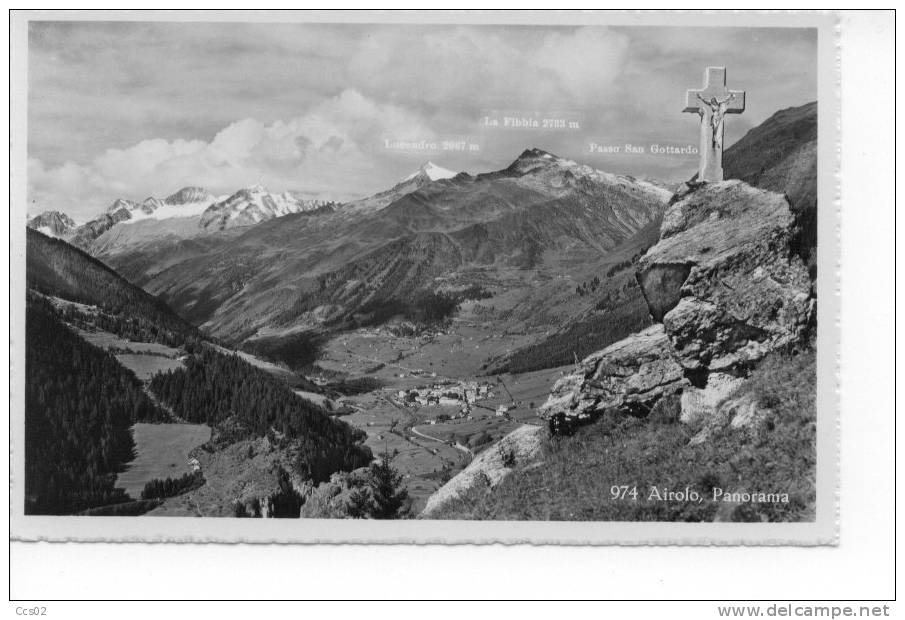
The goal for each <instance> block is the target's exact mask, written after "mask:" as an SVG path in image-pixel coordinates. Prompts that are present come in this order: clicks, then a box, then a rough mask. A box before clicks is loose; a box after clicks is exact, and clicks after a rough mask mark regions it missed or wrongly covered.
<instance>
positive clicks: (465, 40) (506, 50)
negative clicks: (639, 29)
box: [349, 27, 629, 109]
mask: <svg viewBox="0 0 905 620" xmlns="http://www.w3.org/2000/svg"><path fill="white" fill-rule="evenodd" d="M628 43H629V39H628V37H627V36H626V35H625V34H622V33H618V32H614V31H612V30H610V29H607V28H601V27H593V28H577V29H572V30H558V29H536V28H516V27H512V28H506V27H502V28H480V27H458V28H454V29H449V28H440V29H435V28H417V29H411V28H410V29H386V30H377V31H375V32H374V33H373V35H372V36H370V37H368V38H367V39H365V40H364V41H363V42H362V44H361V46H360V47H359V50H358V52H357V54H356V55H355V56H353V57H352V59H351V61H350V63H349V72H350V76H351V78H352V79H353V80H354V81H355V82H356V83H357V84H360V85H361V87H362V88H363V89H365V90H366V92H368V93H371V92H379V93H382V94H384V95H389V96H394V97H399V96H405V97H408V98H410V99H411V100H413V101H418V102H423V103H427V104H430V105H436V106H443V107H448V106H456V105H459V106H463V107H466V108H470V107H473V106H474V105H475V102H476V100H479V101H481V102H483V103H484V105H490V106H502V107H505V108H508V109H512V108H519V107H530V108H544V107H545V106H551V105H553V106H561V105H562V104H563V102H564V101H567V102H569V103H570V105H573V106H575V105H578V106H581V105H587V104H591V103H595V102H596V100H597V99H599V98H600V97H604V96H606V95H607V93H608V87H609V86H610V84H611V82H612V80H613V79H614V78H615V77H616V76H617V75H618V74H619V72H620V71H621V68H622V66H623V65H624V60H625V53H626V51H627V49H628Z"/></svg>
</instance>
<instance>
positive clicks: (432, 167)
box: [402, 161, 458, 183]
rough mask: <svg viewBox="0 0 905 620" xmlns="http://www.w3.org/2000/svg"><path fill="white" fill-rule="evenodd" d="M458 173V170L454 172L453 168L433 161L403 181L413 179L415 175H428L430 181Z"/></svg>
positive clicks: (451, 176)
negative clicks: (442, 166)
mask: <svg viewBox="0 0 905 620" xmlns="http://www.w3.org/2000/svg"><path fill="white" fill-rule="evenodd" d="M456 174H458V173H457V172H453V171H452V170H447V169H446V168H441V167H440V166H438V165H437V164H435V163H434V162H432V161H429V162H427V163H426V164H424V165H423V166H421V167H420V168H418V170H416V171H415V172H413V173H412V174H410V175H408V176H407V177H405V178H404V179H402V182H403V183H405V182H406V181H411V180H412V179H414V178H415V177H418V176H421V177H426V178H427V179H428V180H430V181H439V180H440V179H451V178H453V177H454V176H456Z"/></svg>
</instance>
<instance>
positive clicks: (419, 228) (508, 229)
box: [105, 150, 670, 340]
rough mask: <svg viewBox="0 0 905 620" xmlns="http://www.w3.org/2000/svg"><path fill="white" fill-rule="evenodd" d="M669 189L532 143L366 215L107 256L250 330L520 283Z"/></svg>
mask: <svg viewBox="0 0 905 620" xmlns="http://www.w3.org/2000/svg"><path fill="white" fill-rule="evenodd" d="M669 196H670V194H669V192H666V191H665V190H662V189H660V188H657V187H655V186H653V185H651V184H647V183H643V182H639V181H636V180H634V179H631V178H629V177H618V176H616V175H610V174H606V173H602V172H599V171H596V170H593V169H592V168H590V167H588V166H581V165H579V164H577V163H575V162H572V161H569V160H565V159H561V158H558V157H556V156H554V155H552V154H549V153H545V152H543V151H539V150H529V151H525V152H524V153H523V154H522V155H521V156H520V157H519V158H518V159H517V160H516V161H515V162H513V164H512V165H511V166H509V167H508V168H506V169H504V170H501V171H498V172H494V173H490V174H483V175H478V176H476V177H472V176H469V175H466V174H459V175H457V176H455V177H453V178H451V179H450V178H447V179H439V180H436V181H431V182H429V183H426V184H425V185H423V186H422V187H420V188H418V189H416V190H414V191H410V192H408V193H405V194H403V195H402V196H400V197H397V198H395V199H393V200H392V201H391V202H389V203H388V204H387V205H386V206H384V207H383V208H379V209H376V210H367V211H364V212H359V213H357V214H356V215H355V216H354V217H352V216H350V214H349V212H348V211H347V210H346V209H345V208H343V209H340V210H339V211H338V212H337V213H335V214H327V215H324V216H320V217H310V216H308V215H306V214H304V213H300V214H291V215H288V216H285V217H282V218H280V219H278V220H270V221H266V222H262V223H260V224H258V225H257V226H254V227H250V228H248V229H247V230H246V231H244V232H243V233H242V234H240V235H239V236H237V237H234V238H231V239H228V240H226V241H225V242H224V243H223V244H222V245H221V246H220V247H219V248H216V249H214V250H213V251H211V252H208V253H205V254H203V255H198V256H195V257H190V258H187V259H186V260H185V261H182V262H180V263H178V264H171V266H169V267H168V268H166V269H163V270H161V269H159V268H157V267H156V266H155V265H156V264H157V263H158V262H159V261H161V260H165V259H166V258H167V257H166V256H165V255H163V254H161V255H157V256H151V255H145V256H144V257H136V256H134V255H133V256H129V255H127V254H122V255H118V256H106V257H105V260H107V261H108V262H110V264H112V265H113V266H115V267H117V268H120V267H122V268H124V269H125V273H127V275H129V277H130V278H131V277H135V280H134V281H136V283H138V284H140V285H141V286H143V287H145V288H146V289H147V290H150V291H152V292H154V293H155V294H158V295H161V296H162V297H163V298H164V299H166V300H167V301H168V302H169V303H170V304H171V305H172V306H173V307H175V308H177V309H178V310H179V311H180V312H181V313H183V314H184V315H185V316H186V317H188V318H189V319H191V320H192V321H193V322H196V323H197V324H202V323H203V324H204V326H205V328H206V329H208V330H210V331H211V333H213V334H215V335H217V336H219V337H227V338H231V339H236V340H243V339H245V338H248V337H250V336H253V335H255V334H257V333H258V332H260V331H261V330H270V329H279V330H285V329H289V330H293V329H318V328H322V327H324V326H325V325H329V324H331V323H332V324H336V323H342V322H343V321H345V320H348V319H350V318H352V317H353V316H354V315H356V314H358V313H360V312H361V311H362V309H365V310H367V309H368V308H369V307H373V306H374V305H375V304H376V305H381V304H385V303H388V302H394V301H400V300H402V301H405V300H408V298H409V297H410V296H412V295H415V294H416V293H419V292H431V291H436V290H438V289H442V288H443V287H445V286H447V285H450V282H457V283H458V285H460V286H463V287H467V286H469V285H470V284H472V283H474V282H473V281H474V280H475V278H476V277H477V278H478V279H480V280H482V281H485V283H486V284H491V285H492V284H493V283H494V282H497V283H499V285H500V286H501V287H506V288H508V287H509V286H510V285H509V284H504V283H502V282H501V280H500V277H501V274H502V273H504V272H506V271H508V270H512V269H516V270H519V269H531V270H540V271H541V272H544V273H548V274H552V273H554V272H556V270H558V269H559V268H558V267H556V268H554V264H555V263H557V262H558V261H560V260H563V259H564V258H565V257H567V256H578V255H581V256H582V257H586V256H592V257H597V258H599V257H601V256H604V255H606V254H607V253H609V252H611V251H612V250H614V249H615V248H616V247H617V246H619V245H620V244H621V243H623V242H625V241H626V240H627V239H629V238H630V237H632V236H633V235H634V234H635V233H637V232H638V231H640V230H641V229H642V228H644V227H645V226H646V225H648V224H649V223H650V222H651V221H653V220H655V219H656V218H658V217H659V215H660V213H661V212H662V210H663V208H664V206H665V202H666V200H667V199H668V197H669ZM127 266H128V267H127ZM551 269H553V271H551ZM476 274H478V275H479V277H478V276H477V275H476ZM504 279H505V278H504Z"/></svg>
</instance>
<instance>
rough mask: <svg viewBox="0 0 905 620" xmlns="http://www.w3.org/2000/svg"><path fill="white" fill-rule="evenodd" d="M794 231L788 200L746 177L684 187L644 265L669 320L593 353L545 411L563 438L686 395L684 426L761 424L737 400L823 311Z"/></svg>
mask: <svg viewBox="0 0 905 620" xmlns="http://www.w3.org/2000/svg"><path fill="white" fill-rule="evenodd" d="M796 232H797V231H796V228H795V225H794V218H793V215H792V213H791V211H790V208H789V203H788V201H787V200H786V198H785V197H784V196H782V195H781V194H775V193H772V192H768V191H764V190H760V189H756V188H753V187H751V186H749V185H747V184H745V183H743V182H741V181H725V182H721V183H713V184H704V185H701V186H697V187H694V188H686V191H685V193H684V194H680V195H677V197H676V198H675V199H674V202H673V204H672V205H671V206H670V207H669V208H668V209H667V211H666V213H665V214H664V218H663V224H662V226H661V229H660V240H659V242H658V243H657V244H656V245H654V246H653V247H652V248H650V249H649V250H648V252H647V253H646V254H645V255H644V256H643V257H642V258H641V259H640V261H639V263H638V274H637V278H638V282H639V284H640V285H641V289H642V291H643V293H644V297H645V300H646V301H647V304H648V307H649V309H650V312H651V316H652V318H653V319H654V320H655V321H660V322H659V323H657V324H655V325H653V326H652V327H650V328H648V329H646V330H644V331H643V332H640V333H637V334H632V335H631V336H629V337H627V338H625V339H624V340H622V341H620V342H617V343H615V344H613V345H611V346H609V347H607V348H606V349H604V350H602V351H599V352H597V353H595V354H593V355H591V356H589V357H587V358H586V359H585V360H584V361H582V362H581V363H580V364H579V365H578V366H577V367H576V369H575V371H574V372H573V373H571V374H569V375H567V376H566V377H563V378H562V379H560V380H559V381H557V383H556V384H555V385H554V387H553V390H552V392H551V394H550V396H549V398H548V399H547V402H546V403H545V404H544V405H543V406H542V407H541V409H540V410H539V414H540V415H541V416H542V417H544V418H546V419H548V420H550V421H551V424H552V426H553V427H554V430H555V429H556V427H557V425H558V424H562V423H566V424H569V423H580V422H585V421H591V420H593V419H595V418H597V417H599V416H600V415H602V414H604V413H608V412H612V413H621V414H629V415H636V416H645V415H647V413H648V412H650V411H651V410H652V409H653V408H654V407H655V406H656V405H657V403H658V402H660V401H661V400H662V399H663V398H664V397H666V396H678V397H679V399H680V402H681V413H680V419H681V421H682V422H685V423H688V424H698V425H701V426H702V428H703V427H704V426H706V424H705V421H706V420H708V419H716V418H720V419H723V418H725V419H726V420H730V419H731V420H732V424H733V425H735V426H743V425H746V424H749V423H754V421H756V419H758V413H757V412H756V411H755V410H754V409H752V407H751V406H750V405H751V403H747V402H741V401H739V402H731V397H732V395H733V394H734V393H735V392H736V391H737V390H738V389H739V387H740V386H741V385H742V384H743V377H744V376H745V374H746V373H747V372H748V370H749V369H750V368H751V367H752V365H753V364H755V363H756V362H757V361H758V360H760V359H761V358H762V357H763V356H764V355H766V354H767V353H769V352H770V351H773V350H776V349H778V348H780V347H783V346H786V345H789V344H791V343H794V342H798V341H800V340H801V339H802V338H803V337H804V336H805V334H806V333H807V330H808V327H809V324H810V321H811V317H812V315H813V312H814V299H813V295H812V290H811V282H810V280H809V278H808V273H807V271H806V269H805V266H804V264H803V263H802V261H801V258H800V257H799V256H798V255H796V254H795V253H793V252H792V249H791V246H792V241H793V238H794V235H795V234H796ZM705 436H706V433H705V434H704V435H702V437H705Z"/></svg>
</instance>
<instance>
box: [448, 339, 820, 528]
mask: <svg viewBox="0 0 905 620" xmlns="http://www.w3.org/2000/svg"><path fill="white" fill-rule="evenodd" d="M815 385H816V375H815V358H814V352H813V350H809V351H805V352H801V353H798V354H794V355H793V354H789V355H779V354H774V355H773V356H772V357H770V358H769V359H767V360H766V361H765V362H764V363H763V364H762V365H761V366H760V367H759V368H758V369H757V370H756V371H755V372H754V373H752V376H751V381H750V383H749V384H748V385H747V386H746V387H745V388H744V389H745V390H746V391H750V392H751V393H752V394H753V395H754V396H755V397H756V398H757V401H758V402H759V404H760V405H761V406H762V407H769V408H771V409H772V412H771V413H769V414H768V416H767V419H766V420H765V422H764V424H763V425H762V426H761V427H760V429H759V430H758V431H757V432H745V431H732V430H729V429H726V430H723V431H720V432H718V433H716V434H715V435H714V436H713V437H712V438H711V439H710V440H709V441H708V442H706V443H704V444H703V445H698V446H693V445H689V443H688V442H689V439H690V438H691V437H692V436H693V435H694V432H695V430H696V429H694V428H688V427H686V426H684V425H681V424H678V423H676V422H674V421H673V422H670V421H668V420H666V417H661V418H660V419H659V420H654V419H636V418H623V419H617V420H614V419H611V418H610V419H604V420H602V421H601V422H599V423H597V424H595V425H593V426H590V427H586V428H584V429H582V430H581V431H579V432H578V433H577V434H576V435H574V436H572V437H567V438H558V439H551V440H549V441H548V443H547V445H546V448H545V458H544V462H543V464H542V465H541V466H539V467H534V468H529V469H527V470H520V469H516V471H514V472H513V473H512V474H511V475H510V476H508V477H507V478H506V479H505V480H504V481H503V482H502V483H501V484H500V485H499V486H498V487H496V488H495V489H494V490H493V491H488V490H487V489H486V488H481V487H478V488H476V489H473V490H472V492H471V493H470V494H469V495H468V496H466V497H464V498H463V499H461V500H459V501H456V502H453V503H450V504H448V505H447V506H446V508H445V510H443V511H442V512H441V513H438V514H437V515H436V516H435V518H438V519H506V520H514V519H532V520H533V519H540V520H566V519H569V520H571V519H576V520H602V521H711V520H715V519H719V520H732V521H762V520H764V521H801V520H811V519H813V518H814V505H815V500H816V489H815V480H816V453H815V421H816V408H815V400H814V399H815ZM673 419H674V418H673ZM613 485H630V486H633V485H637V488H638V491H639V494H640V496H639V501H637V502H633V501H628V500H611V499H610V495H611V494H610V489H611V487H612V486H613ZM686 485H688V486H691V487H692V488H693V489H696V490H697V491H698V492H699V493H701V494H702V495H703V496H704V498H705V500H704V502H703V503H690V502H656V501H645V500H646V499H647V497H648V493H649V488H650V487H651V486H656V487H660V488H662V487H664V486H665V487H669V488H670V489H672V490H675V491H678V490H682V489H684V488H685V487H686ZM713 487H720V488H723V489H724V490H726V491H727V492H729V491H739V492H744V491H748V492H757V491H762V492H764V493H768V492H775V493H783V492H785V493H788V494H789V498H790V502H789V503H788V504H743V505H735V504H729V505H726V504H723V503H722V502H712V501H710V498H711V497H712V492H711V490H712V488H713Z"/></svg>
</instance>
